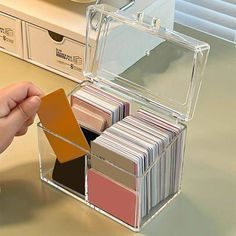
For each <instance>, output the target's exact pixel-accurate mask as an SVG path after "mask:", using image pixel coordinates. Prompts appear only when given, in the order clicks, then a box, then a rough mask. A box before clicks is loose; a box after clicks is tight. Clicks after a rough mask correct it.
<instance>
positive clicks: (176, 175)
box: [38, 5, 210, 232]
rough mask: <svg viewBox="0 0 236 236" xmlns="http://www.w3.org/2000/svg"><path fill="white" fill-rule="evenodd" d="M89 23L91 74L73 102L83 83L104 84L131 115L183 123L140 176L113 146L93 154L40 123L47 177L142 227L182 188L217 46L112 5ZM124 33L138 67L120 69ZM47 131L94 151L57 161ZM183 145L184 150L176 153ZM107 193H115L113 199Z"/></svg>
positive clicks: (90, 135) (95, 12)
mask: <svg viewBox="0 0 236 236" xmlns="http://www.w3.org/2000/svg"><path fill="white" fill-rule="evenodd" d="M94 19H96V30H94V27H93V26H92V23H91V20H92V21H93V24H94ZM87 21H88V22H87V23H88V26H87V44H86V48H87V50H86V57H85V58H86V66H85V71H84V76H85V80H84V81H83V82H82V83H81V84H79V85H78V87H77V88H75V89H74V90H73V91H72V92H71V93H70V94H69V96H68V99H69V101H70V102H72V96H73V95H74V94H75V93H76V92H77V91H78V90H79V89H81V88H82V87H84V86H87V85H89V84H91V83H92V84H93V85H95V86H97V87H99V88H100V89H101V90H104V91H109V93H112V94H115V95H116V96H118V97H121V98H125V99H127V100H128V101H129V103H130V107H131V110H130V113H131V114H133V113H135V112H136V111H137V110H139V109H140V108H143V109H146V110H147V111H149V112H150V113H151V114H154V115H155V116H158V117H161V119H164V120H167V121H168V122H171V123H173V124H179V125H180V126H181V127H182V129H181V131H180V132H179V133H178V134H177V135H176V136H175V137H174V138H173V139H172V140H171V142H170V143H169V144H168V145H167V146H165V148H164V149H163V150H162V152H161V153H159V154H158V155H156V156H155V158H154V159H153V162H152V163H151V165H150V166H149V167H148V168H147V169H146V170H145V171H144V173H143V174H138V173H136V172H132V171H131V172H130V171H127V168H128V166H129V163H127V165H123V166H122V165H119V164H117V162H116V161H115V156H113V153H112V152H108V153H109V155H108V156H109V157H111V158H110V159H105V158H103V153H102V152H100V154H99V155H98V154H94V153H93V150H95V149H94V148H92V149H91V150H92V151H91V152H90V151H89V150H84V149H83V148H82V147H80V146H79V145H77V144H76V143H73V142H71V141H70V140H67V139H65V138H64V137H61V136H60V135H58V134H55V133H53V132H52V131H50V130H47V129H46V128H45V127H43V126H42V124H41V123H39V124H38V139H39V152H40V153H39V157H40V176H41V179H42V180H43V181H45V182H47V183H48V184H50V185H52V186H53V187H55V188H57V189H59V190H61V191H63V192H65V193H66V194H68V195H70V196H72V197H74V198H76V199H78V200H80V201H82V202H84V203H85V204H87V205H88V206H90V207H92V208H94V209H95V210H97V211H99V212H101V213H102V214H104V215H106V216H108V217H110V218H112V219H113V220H115V221H117V222H119V223H121V224H122V225H125V226H126V227H128V228H130V229H131V230H133V231H136V232H137V231H140V230H141V229H142V227H143V226H144V225H145V224H146V223H147V222H149V221H150V220H151V219H153V218H154V216H155V215H157V214H158V213H159V212H160V211H161V210H162V209H163V208H164V207H166V205H168V204H169V203H170V202H171V201H172V200H173V199H174V198H175V197H176V196H177V195H178V193H179V192H180V190H181V177H182V169H183V160H184V149H185V140H186V130H187V127H186V125H185V122H186V121H188V120H190V119H191V118H192V116H193V112H194V108H195V105H196V101H197V97H198V93H199V89H200V86H201V81H202V74H203V71H204V67H205V64H206V61H207V57H208V52H209V49H210V47H209V45H208V44H206V43H204V42H201V41H198V40H196V39H193V38H191V37H188V36H185V35H183V34H180V33H178V32H173V31H170V30H168V29H166V28H162V27H161V21H160V20H159V19H157V18H152V17H149V16H145V15H144V14H143V13H138V14H137V15H136V16H133V15H128V14H127V13H125V12H119V11H116V10H115V11H114V9H113V8H111V7H110V6H107V5H97V6H90V7H89V8H88V11H87ZM124 31H126V33H127V32H130V34H132V37H131V38H130V39H129V38H127V41H126V42H120V44H119V45H117V47H120V50H125V51H127V54H129V51H131V52H132V53H133V52H134V51H135V50H134V48H135V49H136V53H135V55H133V57H134V58H137V60H136V61H137V62H136V63H135V64H134V65H132V66H131V67H130V69H128V70H126V71H123V72H120V65H119V64H120V61H119V53H118V54H114V53H113V52H112V51H111V50H110V48H111V45H112V44H113V43H114V40H113V37H109V34H110V32H112V35H113V36H114V35H117V40H116V43H117V42H119V35H120V34H122V32H124ZM90 34H94V35H95V36H96V39H97V40H96V42H97V48H96V51H95V54H94V55H92V56H91V55H90V50H89V45H90ZM134 35H135V37H136V38H137V40H135V41H134V40H133V38H134V37H133V36H134ZM140 58H142V59H141V60H140ZM118 72H119V73H118ZM117 73H118V74H117ZM82 129H83V131H84V132H85V136H86V137H87V139H88V142H89V143H90V144H91V145H92V146H93V145H94V142H93V140H94V139H96V137H97V136H99V134H97V133H94V132H92V131H91V130H90V129H89V128H87V127H82ZM46 134H50V135H53V136H55V137H56V138H58V139H60V140H61V141H63V142H67V143H68V144H70V145H72V146H74V147H76V148H78V149H80V150H81V149H83V150H84V151H85V152H86V153H87V154H86V155H85V156H84V157H82V158H77V159H75V160H73V161H71V162H68V163H65V164H63V165H62V164H60V163H59V162H58V161H57V157H56V155H55V153H54V152H53V149H52V148H51V146H50V143H49V142H48V140H47V135H46ZM177 147H178V150H179V151H178V153H177V152H174V150H175V149H176V148H177ZM108 151H109V150H108ZM97 153H99V152H97ZM170 153H171V155H170ZM104 155H105V154H104ZM106 155H107V153H106ZM119 158H122V156H120V157H119ZM64 167H66V168H64ZM130 168H133V167H132V166H131V167H130ZM65 169H66V170H65ZM101 170H102V172H101ZM164 170H165V171H164ZM166 170H168V171H166ZM116 173H119V174H117V175H116ZM155 184H158V185H160V186H161V188H160V189H161V190H160V191H158V192H157V191H156V190H155V186H156V185H155ZM104 186H105V187H104ZM151 191H152V194H150V193H151ZM117 192H119V193H120V197H119V198H117V197H116V193H117ZM103 198H107V199H106V201H103Z"/></svg>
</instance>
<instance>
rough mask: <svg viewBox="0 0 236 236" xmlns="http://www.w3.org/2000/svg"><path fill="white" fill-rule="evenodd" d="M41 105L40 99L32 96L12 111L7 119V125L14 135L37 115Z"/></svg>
mask: <svg viewBox="0 0 236 236" xmlns="http://www.w3.org/2000/svg"><path fill="white" fill-rule="evenodd" d="M40 103H41V99H40V97H38V96H32V97H29V98H27V99H25V100H24V101H23V102H22V103H20V104H19V105H18V106H17V107H16V108H14V109H13V110H12V111H11V113H10V114H9V115H8V117H7V123H8V125H9V126H8V127H10V129H11V131H12V132H13V133H17V131H18V130H19V129H20V128H21V127H22V126H23V125H24V123H25V122H26V121H27V120H28V119H30V118H31V117H32V116H34V115H35V114H36V112H37V111H38V109H39V106H40Z"/></svg>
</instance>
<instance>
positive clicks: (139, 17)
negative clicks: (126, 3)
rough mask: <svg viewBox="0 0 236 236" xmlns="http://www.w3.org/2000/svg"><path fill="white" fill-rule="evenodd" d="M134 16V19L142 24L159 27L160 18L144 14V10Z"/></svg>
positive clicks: (154, 27)
mask: <svg viewBox="0 0 236 236" xmlns="http://www.w3.org/2000/svg"><path fill="white" fill-rule="evenodd" d="M135 17H136V21H137V22H139V23H140V24H142V25H148V26H151V27H152V28H153V29H157V30H159V29H160V27H161V20H160V19H159V18H157V17H151V16H148V15H145V14H144V12H137V14H136V16H135Z"/></svg>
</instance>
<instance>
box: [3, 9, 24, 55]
mask: <svg viewBox="0 0 236 236" xmlns="http://www.w3.org/2000/svg"><path fill="white" fill-rule="evenodd" d="M0 48H1V49H3V50H4V51H6V52H10V53H13V54H15V55H17V56H20V57H22V54H23V46H22V28H21V20H19V19H16V18H14V17H11V16H9V15H6V14H4V13H1V12H0Z"/></svg>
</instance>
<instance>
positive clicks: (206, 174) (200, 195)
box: [0, 27, 236, 236]
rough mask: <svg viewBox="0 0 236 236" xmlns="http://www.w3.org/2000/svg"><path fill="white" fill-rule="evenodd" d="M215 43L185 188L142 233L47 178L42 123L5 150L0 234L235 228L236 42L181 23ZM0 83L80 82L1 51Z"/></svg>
mask: <svg viewBox="0 0 236 236" xmlns="http://www.w3.org/2000/svg"><path fill="white" fill-rule="evenodd" d="M179 29H180V30H181V31H182V32H185V33H188V34H190V35H193V36H195V37H198V38H200V39H202V40H204V41H207V42H209V43H210V44H211V47H212V49H211V53H210V58H209V62H208V65H207V69H206V73H205V77H204V82H203V86H202V90H201V93H200V97H199V102H198V106H197V109H196V113H195V116H194V119H193V120H192V121H191V122H190V123H189V125H188V137H187V148H186V156H185V165H184V175H183V188H182V193H181V194H180V196H179V197H178V198H177V199H176V200H175V201H174V203H173V204H171V205H170V206H168V207H167V208H166V209H165V210H164V211H163V212H162V213H161V214H160V215H159V216H157V217H156V218H155V219H154V220H153V221H152V222H151V223H150V224H149V225H147V226H146V227H145V228H144V230H143V231H142V232H141V233H140V234H135V233H133V232H131V231H129V230H127V229H126V228H124V227H122V226H120V225H119V224H117V223H115V222H113V221H112V220H110V219H108V218H106V217H104V216H102V215H100V214H98V213H97V212H95V211H94V210H92V209H90V208H88V207H87V206H85V205H83V204H82V203H79V202H77V201H75V200H74V199H72V198H70V197H68V196H66V195H65V194H63V193H61V192H59V191H57V190H55V189H53V188H52V187H50V186H48V185H46V184H44V183H42V182H41V181H40V179H39V164H38V148H37V130H36V123H35V124H34V125H33V126H32V127H31V128H30V130H29V132H28V134H27V135H26V136H24V137H20V138H16V139H15V141H14V143H13V144H12V145H11V147H10V148H9V149H8V150H7V151H6V152H5V153H3V154H1V156H0V187H1V192H0V235H4V236H8V235H10V236H14V235H17V236H18V235H25V236H28V235H30V236H31V235H34V236H38V235H43V236H44V235H50V236H51V235H52V236H53V235H57V236H60V235H83V236H85V235H103V236H106V235H109V236H110V235H112V236H115V235H117V236H120V235H122V236H126V235H161V236H167V235H168V236H169V235H172V236H184V235H187V236H234V235H236V125H235V121H236V119H235V117H236V103H235V101H236V92H235V88H236V48H235V46H234V45H232V44H230V43H226V42H223V41H221V40H218V39H215V38H212V37H210V36H206V35H203V34H201V33H197V32H195V31H192V30H189V29H185V28H182V27H181V28H179ZM0 69H1V75H0V77H1V78H0V87H2V86H5V85H7V84H9V83H13V82H17V81H22V80H31V81H33V82H34V83H35V84H37V85H38V86H39V87H41V88H42V89H43V90H44V91H45V92H46V93H48V92H50V91H53V90H55V89H57V88H59V87H63V88H65V90H66V91H67V92H68V91H69V90H70V89H72V88H73V87H74V86H75V83H74V82H71V81H69V80H67V79H64V78H62V77H60V76H58V75H55V74H53V73H50V72H48V71H45V70H43V69H41V68H39V67H36V66H34V65H31V64H29V63H26V62H24V61H21V60H19V59H16V58H14V57H12V56H9V55H7V54H4V53H0Z"/></svg>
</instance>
